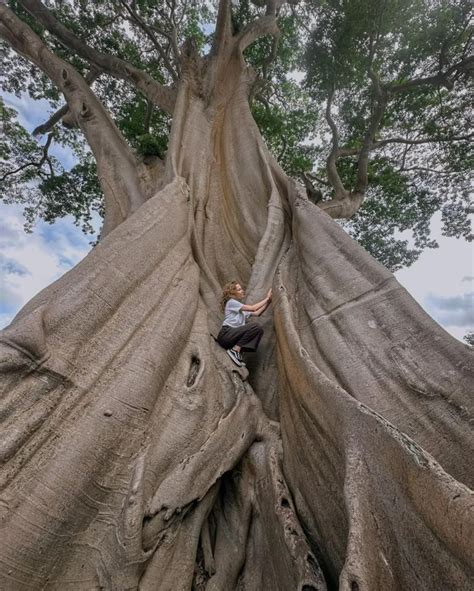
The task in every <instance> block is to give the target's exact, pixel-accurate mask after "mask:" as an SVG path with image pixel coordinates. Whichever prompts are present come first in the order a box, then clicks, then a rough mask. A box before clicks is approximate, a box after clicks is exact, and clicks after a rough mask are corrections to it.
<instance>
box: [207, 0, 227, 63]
mask: <svg viewBox="0 0 474 591" xmlns="http://www.w3.org/2000/svg"><path fill="white" fill-rule="evenodd" d="M230 39H232V20H231V10H230V0H219V9H218V12H217V20H216V31H215V33H214V42H213V44H212V50H211V53H212V54H213V55H217V54H218V53H220V51H221V49H222V48H223V47H224V46H225V44H226V43H227V42H228V41H230Z"/></svg>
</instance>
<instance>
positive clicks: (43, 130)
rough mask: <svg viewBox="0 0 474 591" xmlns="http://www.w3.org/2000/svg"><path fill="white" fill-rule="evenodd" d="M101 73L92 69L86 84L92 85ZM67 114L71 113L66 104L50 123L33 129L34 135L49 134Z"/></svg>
mask: <svg viewBox="0 0 474 591" xmlns="http://www.w3.org/2000/svg"><path fill="white" fill-rule="evenodd" d="M100 73H101V72H100V70H98V69H97V68H91V69H90V71H89V72H88V73H87V75H86V77H85V81H86V83H87V84H89V85H91V84H92V83H93V82H94V81H95V80H96V79H97V78H98V77H99V75H100ZM67 113H69V107H68V105H67V104H66V105H63V106H62V107H61V108H60V109H58V110H57V111H56V113H54V114H53V115H51V117H50V118H49V120H48V121H46V122H45V123H43V124H42V125H38V127H36V128H35V129H33V135H43V134H45V133H47V132H48V131H50V130H51V129H52V128H53V127H54V126H55V125H56V123H58V122H59V121H61V119H62V118H63V117H64V116H65V115H66V114H67Z"/></svg>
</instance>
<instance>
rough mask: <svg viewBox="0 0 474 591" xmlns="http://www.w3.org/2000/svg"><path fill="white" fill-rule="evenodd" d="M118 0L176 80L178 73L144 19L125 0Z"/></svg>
mask: <svg viewBox="0 0 474 591" xmlns="http://www.w3.org/2000/svg"><path fill="white" fill-rule="evenodd" d="M119 1H120V4H122V6H123V7H124V8H125V10H126V11H127V12H128V13H129V15H130V17H131V18H130V19H129V20H130V21H131V22H134V23H135V24H136V25H138V26H139V27H140V29H142V31H144V33H145V34H146V35H147V36H148V38H149V39H150V41H151V42H152V43H153V46H154V47H155V49H156V50H157V52H158V53H159V55H160V57H161V59H162V60H163V63H164V65H165V68H166V69H167V71H168V72H169V74H170V76H171V77H172V78H173V80H174V82H176V81H177V80H178V74H177V72H176V71H175V69H174V68H173V65H172V63H171V62H170V61H169V59H168V56H167V55H166V52H165V50H164V49H163V47H162V46H161V44H160V43H159V42H158V39H157V38H156V37H155V35H154V34H153V31H152V29H151V28H150V27H149V26H148V25H147V24H146V23H145V21H144V20H143V19H142V18H141V17H140V16H139V14H138V13H137V12H136V11H135V10H133V8H131V7H130V6H129V5H128V4H127V2H125V0H119Z"/></svg>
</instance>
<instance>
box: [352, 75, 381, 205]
mask: <svg viewBox="0 0 474 591" xmlns="http://www.w3.org/2000/svg"><path fill="white" fill-rule="evenodd" d="M369 77H370V79H371V80H372V86H373V90H374V94H375V105H374V108H373V111H372V115H371V118H370V122H369V127H368V129H367V132H366V134H365V138H364V143H363V144H362V149H361V151H360V154H359V159H358V161H357V180H356V184H355V193H358V194H364V193H365V191H366V190H367V183H368V180H367V170H368V166H369V154H370V151H371V146H372V144H373V142H374V140H375V134H376V133H377V130H378V128H379V126H380V123H381V121H382V117H383V115H384V113H385V108H386V106H387V94H386V92H385V91H383V90H382V88H381V86H380V82H379V79H378V76H377V74H376V73H375V72H374V71H373V70H372V69H371V67H369Z"/></svg>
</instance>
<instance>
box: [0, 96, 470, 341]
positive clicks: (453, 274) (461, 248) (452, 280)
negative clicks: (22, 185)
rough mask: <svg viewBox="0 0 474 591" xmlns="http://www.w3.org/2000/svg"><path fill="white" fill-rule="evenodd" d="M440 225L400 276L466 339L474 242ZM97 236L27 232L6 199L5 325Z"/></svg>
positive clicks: (31, 120)
mask: <svg viewBox="0 0 474 591" xmlns="http://www.w3.org/2000/svg"><path fill="white" fill-rule="evenodd" d="M4 100H5V102H6V103H7V104H8V105H9V106H11V107H14V108H15V109H16V110H17V111H18V114H19V121H20V123H22V125H23V126H24V127H25V128H26V129H27V130H29V131H32V130H33V129H34V128H35V127H36V126H37V125H38V124H40V123H42V122H44V121H46V120H47V118H48V115H49V105H48V103H47V102H46V101H33V100H31V99H29V98H27V97H26V96H23V97H22V98H18V97H15V96H13V95H10V94H5V95H4ZM40 141H41V143H44V138H43V140H40ZM51 153H52V154H54V155H55V156H56V157H57V158H58V159H59V160H60V161H61V163H62V164H63V166H64V167H65V168H66V169H68V168H70V167H71V166H72V165H73V164H74V157H73V155H72V153H71V152H70V150H68V149H65V148H62V147H61V146H57V145H56V146H55V145H53V146H52V149H51ZM96 223H98V220H96ZM440 227H441V223H440V216H439V215H436V216H435V217H434V218H433V221H432V231H433V235H434V237H435V238H436V239H437V241H438V243H439V245H440V248H438V249H436V250H427V251H425V252H424V253H423V254H422V255H421V257H420V258H419V260H418V261H417V262H416V263H415V264H414V265H412V266H411V267H410V268H408V269H402V270H401V271H399V272H398V273H396V277H397V279H398V280H399V281H400V283H402V285H404V286H405V287H406V289H408V291H409V292H410V293H411V294H412V296H413V297H414V298H415V299H416V300H417V301H418V302H419V303H420V304H421V306H422V307H423V308H424V309H425V310H426V311H427V312H428V313H429V314H430V315H431V316H432V317H433V318H434V319H435V320H436V321H437V322H439V323H440V324H441V325H442V326H443V327H444V328H445V329H446V330H447V331H448V332H450V333H451V334H452V335H453V336H455V337H456V338H458V339H462V337H463V335H465V334H466V332H468V331H469V330H471V331H473V330H474V252H473V248H472V245H471V244H469V243H467V242H465V241H463V240H458V239H455V238H446V237H444V236H442V235H441V230H440ZM97 229H98V227H97ZM91 240H92V238H91V237H90V236H85V235H84V234H83V233H82V232H81V230H80V229H79V228H77V227H76V226H75V225H74V223H73V220H72V218H70V217H67V218H64V219H61V220H59V221H57V222H56V223H55V224H53V225H49V224H46V223H44V222H40V223H38V224H37V226H36V228H35V230H34V232H33V233H32V234H26V233H25V232H24V231H23V216H22V208H21V207H20V206H19V205H5V204H3V203H0V328H1V327H4V326H6V325H7V324H8V323H9V322H10V321H11V320H12V318H13V317H14V315H15V314H16V313H17V312H18V310H19V309H20V308H21V307H22V306H23V305H24V304H25V303H26V302H27V301H28V300H29V299H30V298H31V297H33V296H34V295H35V294H36V293H38V291H40V290H41V289H43V288H44V287H46V286H47V285H49V284H50V283H51V282H53V281H55V280H56V279H57V278H58V277H60V276H61V275H62V274H63V273H65V272H66V271H67V270H69V269H70V268H71V267H72V266H74V265H75V264H77V263H78V262H79V261H80V260H81V259H82V258H83V257H84V256H86V254H87V253H88V252H89V250H90V248H91V247H90V241H91Z"/></svg>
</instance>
